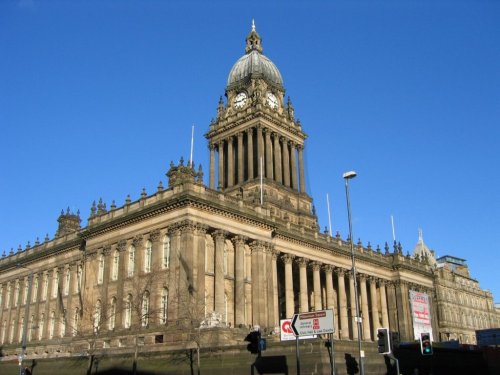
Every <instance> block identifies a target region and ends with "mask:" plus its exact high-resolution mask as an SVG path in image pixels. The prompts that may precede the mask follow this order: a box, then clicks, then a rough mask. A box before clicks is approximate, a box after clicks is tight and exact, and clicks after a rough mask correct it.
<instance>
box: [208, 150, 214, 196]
mask: <svg viewBox="0 0 500 375" xmlns="http://www.w3.org/2000/svg"><path fill="white" fill-rule="evenodd" d="M208 148H209V149H210V176H209V185H208V186H209V187H210V189H215V146H214V144H213V143H210V144H209V145H208Z"/></svg>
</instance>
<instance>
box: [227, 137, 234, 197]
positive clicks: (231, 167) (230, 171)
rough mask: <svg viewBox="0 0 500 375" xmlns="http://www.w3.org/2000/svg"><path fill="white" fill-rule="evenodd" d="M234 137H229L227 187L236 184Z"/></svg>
mask: <svg viewBox="0 0 500 375" xmlns="http://www.w3.org/2000/svg"><path fill="white" fill-rule="evenodd" d="M233 148H234V145H233V137H232V136H230V137H229V138H228V139H227V187H231V186H233V185H234V155H233Z"/></svg>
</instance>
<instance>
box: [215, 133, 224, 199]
mask: <svg viewBox="0 0 500 375" xmlns="http://www.w3.org/2000/svg"><path fill="white" fill-rule="evenodd" d="M217 149H218V150H219V183H218V188H219V190H223V189H224V141H220V142H219V144H218V145H217Z"/></svg>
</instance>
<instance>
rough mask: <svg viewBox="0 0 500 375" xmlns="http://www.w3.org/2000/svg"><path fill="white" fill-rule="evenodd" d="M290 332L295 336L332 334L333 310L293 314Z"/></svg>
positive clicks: (333, 330) (333, 329)
mask: <svg viewBox="0 0 500 375" xmlns="http://www.w3.org/2000/svg"><path fill="white" fill-rule="evenodd" d="M292 330H293V333H294V334H295V336H306V335H322V334H326V333H334V332H335V328H334V326H333V310H319V311H314V312H308V313H302V314H294V316H293V318H292Z"/></svg>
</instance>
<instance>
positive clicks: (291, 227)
mask: <svg viewBox="0 0 500 375" xmlns="http://www.w3.org/2000/svg"><path fill="white" fill-rule="evenodd" d="M246 55H248V56H247V58H246V59H244V60H242V59H240V60H238V62H237V63H236V64H235V66H234V67H233V70H232V72H231V74H230V80H229V82H228V86H227V88H226V98H227V101H226V102H224V100H222V99H221V100H220V102H219V105H218V108H217V117H216V118H215V119H214V120H213V121H212V122H211V124H210V126H209V130H208V132H207V134H206V138H207V140H208V147H209V152H210V166H209V177H208V186H205V185H204V183H203V171H202V169H201V166H200V168H199V169H198V170H195V169H194V166H193V165H191V164H190V163H188V164H187V165H185V164H184V162H183V161H182V160H181V161H180V162H179V164H177V165H175V164H173V163H172V164H171V166H170V170H169V171H167V173H166V175H167V178H168V183H167V185H166V186H167V187H166V188H164V187H163V184H160V185H159V186H158V189H157V191H156V192H155V193H154V194H151V195H148V194H147V193H146V192H145V191H143V193H142V194H141V197H140V198H139V199H138V200H137V201H131V199H129V198H127V200H126V201H125V204H124V205H123V206H120V207H117V206H116V205H115V203H114V202H113V203H112V204H111V205H110V207H109V210H108V209H107V207H106V204H105V203H103V202H102V201H99V203H98V204H95V203H94V205H93V206H92V208H91V214H90V217H89V219H88V223H87V225H86V226H85V227H83V228H81V227H80V218H79V215H78V214H73V213H70V212H69V211H68V212H67V213H64V212H63V213H62V214H61V217H60V218H59V223H60V227H59V230H58V231H57V235H56V237H55V238H54V239H52V240H50V239H49V238H46V239H45V241H44V242H43V243H38V242H37V243H36V244H35V246H33V247H27V248H26V249H20V250H19V251H18V252H16V253H14V252H11V254H9V255H8V256H4V257H3V258H2V259H1V260H0V343H1V344H2V345H3V347H4V351H5V352H6V353H9V351H10V352H16V351H18V347H19V342H21V339H22V332H23V326H24V323H25V320H26V319H28V321H27V340H28V348H29V349H28V352H29V350H32V351H34V352H48V353H50V352H53V351H56V352H57V351H73V352H79V351H83V350H89V349H92V348H93V347H94V346H99V347H117V348H126V347H130V345H131V343H132V342H135V343H136V344H137V340H140V341H141V345H142V344H144V345H148V344H151V345H153V344H155V343H159V342H163V336H162V335H163V334H164V333H165V332H168V330H169V329H171V328H172V327H179V326H180V327H194V328H200V329H201V328H205V327H218V328H220V329H223V330H226V331H230V330H236V329H239V328H246V329H248V328H249V327H252V326H255V325H258V326H260V327H261V329H263V330H264V331H265V332H267V333H270V332H277V330H278V329H279V321H280V319H283V318H290V317H292V315H293V314H294V313H298V312H306V311H315V310H321V309H330V308H332V309H334V311H335V327H336V332H335V338H336V339H339V340H356V339H357V337H358V332H357V329H356V328H357V324H356V320H355V318H356V316H355V311H356V308H355V298H354V295H355V285H357V287H358V293H359V296H360V309H361V316H362V318H363V320H362V332H361V336H362V340H365V341H374V340H376V331H377V328H379V327H389V328H390V329H391V330H393V331H398V332H399V333H400V337H401V340H403V341H412V340H413V339H414V330H413V319H412V311H411V306H410V300H409V299H410V297H409V293H410V291H420V292H424V293H426V294H427V295H428V296H429V297H430V298H429V303H430V309H431V314H430V315H431V317H432V329H433V332H435V334H434V339H435V340H438V339H442V340H445V339H446V340H447V339H450V338H457V339H461V340H465V342H466V341H467V340H469V341H470V342H473V341H474V337H473V330H474V328H490V327H495V326H498V323H499V322H498V316H499V315H498V313H497V312H496V310H495V309H494V307H493V303H492V296H491V294H489V293H488V292H484V291H482V290H480V289H479V287H478V284H477V282H476V281H475V280H472V279H470V278H469V277H468V276H467V277H466V276H463V275H460V274H459V273H456V272H455V273H454V272H451V271H449V270H447V268H446V267H441V268H436V266H435V265H434V264H433V263H432V262H430V261H429V259H428V257H427V256H420V255H418V254H417V255H418V256H413V257H410V256H409V255H406V256H405V255H403V252H402V249H401V246H400V245H399V246H398V245H397V244H394V249H393V251H392V252H391V251H389V250H390V249H389V246H388V245H387V244H386V246H385V248H384V249H383V250H381V249H380V248H377V249H373V248H372V247H371V246H370V245H369V244H368V245H367V246H363V244H362V243H361V242H358V243H357V244H355V245H354V251H355V254H356V259H357V265H356V275H357V280H356V282H355V280H354V278H353V273H352V270H351V251H350V248H351V246H350V245H351V244H350V242H349V241H350V240H349V239H348V240H343V239H341V238H340V235H336V236H332V235H331V234H329V233H320V232H319V227H318V224H317V217H316V215H315V212H314V207H313V205H312V198H311V197H309V196H308V194H307V193H306V186H305V178H304V176H305V171H304V168H305V167H304V152H305V146H304V140H305V139H306V134H305V133H304V132H303V131H302V125H301V124H300V122H299V121H298V120H297V119H296V118H295V114H294V108H293V106H292V103H291V101H290V99H288V100H287V101H286V102H285V100H284V88H283V86H282V82H281V81H280V80H281V76H280V75H279V71H278V72H277V69H276V70H275V67H274V64H272V62H270V60H269V59H267V58H266V57H265V56H264V55H262V46H261V40H260V36H259V35H258V34H257V32H256V31H255V28H253V29H252V31H251V32H250V34H249V36H248V37H247V46H246ZM250 55H251V56H250ZM250 58H251V59H253V64H251V65H242V64H248V60H249V59H250ZM259 67H260V68H259ZM31 275H32V277H33V278H32V280H33V281H32V283H31V288H29V278H30V277H31ZM465 286H466V287H465ZM467 288H470V291H469V289H467ZM458 289H461V290H462V292H460V293H457V291H458ZM29 294H31V295H29ZM461 296H465V297H461ZM457 298H458V300H457ZM460 298H462V300H461V299H460ZM457 304H460V305H462V307H463V309H465V310H467V312H465V310H464V313H460V314H459V318H460V319H458V320H457V318H456V312H455V311H456V309H455V308H454V306H455V305H457ZM478 308H481V309H483V310H482V312H481V313H480V314H479V315H478V314H477V311H476V312H475V311H474V310H477V309H478ZM452 311H453V313H451V312H452ZM450 314H451V315H450ZM476 317H477V318H476ZM471 318H472V322H473V323H472V324H471V323H470V319H471ZM478 319H479V320H478ZM453 335H454V336H453ZM460 335H462V336H460ZM138 336H140V337H138ZM465 337H468V339H466V338H465ZM92 338H93V339H92ZM134 338H135V341H134ZM180 339H181V338H180V337H179V340H180ZM172 340H173V341H175V340H176V338H175V337H174V338H173V339H172ZM228 340H229V339H228ZM228 342H229V341H228Z"/></svg>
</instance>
